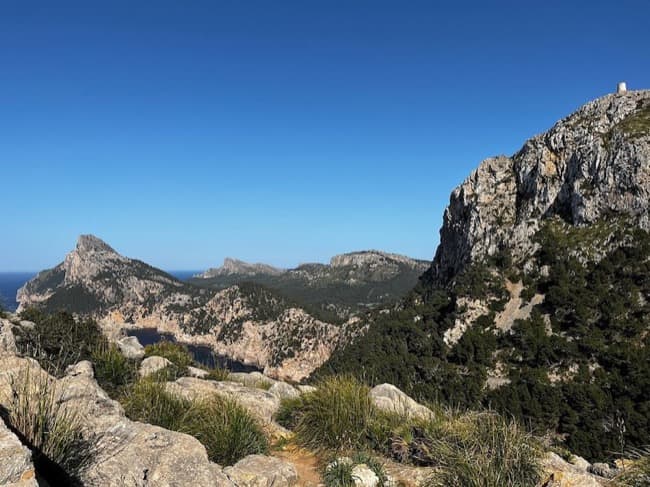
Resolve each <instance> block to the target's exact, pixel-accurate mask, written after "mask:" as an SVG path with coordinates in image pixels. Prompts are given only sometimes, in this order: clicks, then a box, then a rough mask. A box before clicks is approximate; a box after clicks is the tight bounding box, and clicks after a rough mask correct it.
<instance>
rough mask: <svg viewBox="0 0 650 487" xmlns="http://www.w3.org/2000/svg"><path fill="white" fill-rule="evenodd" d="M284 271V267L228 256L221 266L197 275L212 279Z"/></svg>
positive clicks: (276, 273)
mask: <svg viewBox="0 0 650 487" xmlns="http://www.w3.org/2000/svg"><path fill="white" fill-rule="evenodd" d="M283 272H286V271H285V270H284V269H278V268H277V267H273V266H271V265H268V264H260V263H257V264H249V263H248V262H244V261H243V260H237V259H232V258H230V257H226V258H225V259H224V260H223V265H222V266H221V267H215V268H211V269H208V270H207V271H205V272H203V273H202V274H198V275H196V276H195V277H198V278H201V279H211V278H214V277H220V276H232V275H238V276H248V277H250V276H255V275H259V274H266V275H271V276H277V275H279V274H282V273H283Z"/></svg>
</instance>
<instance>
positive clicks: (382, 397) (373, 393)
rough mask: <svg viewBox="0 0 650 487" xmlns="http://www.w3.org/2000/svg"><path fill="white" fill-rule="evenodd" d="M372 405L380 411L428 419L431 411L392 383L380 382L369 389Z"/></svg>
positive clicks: (431, 416)
mask: <svg viewBox="0 0 650 487" xmlns="http://www.w3.org/2000/svg"><path fill="white" fill-rule="evenodd" d="M370 398H371V399H372V402H373V403H374V405H375V406H376V407H377V408H378V409H381V410H382V411H387V412H391V413H397V414H400V415H405V416H407V417H411V418H422V419H430V418H433V417H434V413H433V411H431V410H430V409H429V408H427V407H426V406H423V405H422V404H419V403H418V402H416V401H415V400H414V399H413V398H411V397H410V396H408V395H407V394H405V393H404V392H402V391H400V390H399V389H398V388H397V387H395V386H394V385H392V384H380V385H378V386H376V387H373V388H372V389H371V390H370Z"/></svg>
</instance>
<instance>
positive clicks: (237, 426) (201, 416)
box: [123, 379, 269, 465]
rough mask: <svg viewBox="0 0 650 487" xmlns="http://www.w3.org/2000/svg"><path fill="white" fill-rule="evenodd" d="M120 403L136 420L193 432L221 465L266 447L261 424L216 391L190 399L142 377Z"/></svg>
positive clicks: (231, 462)
mask: <svg viewBox="0 0 650 487" xmlns="http://www.w3.org/2000/svg"><path fill="white" fill-rule="evenodd" d="M123 406H124V410H125V412H126V414H127V416H128V417H129V418H131V419H133V420H135V421H142V422H145V423H150V424H155V425H157V426H161V427H163V428H166V429H169V430H173V431H179V432H182V433H187V434H189V435H192V436H194V437H195V438H196V439H197V440H199V441H200V442H201V443H202V444H203V445H204V446H205V447H206V450H207V452H208V456H209V458H210V460H211V461H213V462H216V463H218V464H220V465H232V464H234V463H236V462H237V461H239V460H241V459H242V458H244V457H245V456H247V455H252V454H255V453H266V452H268V449H269V443H268V439H267V438H266V435H265V434H264V431H263V429H262V427H261V425H260V424H259V423H258V422H257V420H255V418H253V416H252V415H251V414H250V413H249V412H248V411H247V410H246V409H245V408H243V407H242V406H241V405H239V404H238V403H237V402H235V401H233V400H230V399H225V398H222V397H219V396H216V395H215V396H213V397H210V398H209V399H202V400H189V399H185V398H181V397H178V396H175V395H173V394H171V393H169V392H167V391H166V389H165V384H163V383H160V382H156V381H154V380H151V379H143V380H141V381H139V382H137V383H136V384H134V385H133V387H132V388H131V390H130V391H129V393H128V394H127V395H125V396H124V398H123Z"/></svg>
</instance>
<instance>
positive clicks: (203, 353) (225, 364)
mask: <svg viewBox="0 0 650 487" xmlns="http://www.w3.org/2000/svg"><path fill="white" fill-rule="evenodd" d="M126 334H127V335H128V336H131V337H136V338H137V339H138V341H139V342H140V344H141V345H142V346H143V347H146V346H147V345H153V344H154V343H158V342H160V341H168V342H176V339H175V338H174V335H172V334H171V333H160V332H159V331H158V330H157V329H156V328H133V329H131V330H127V331H126ZM178 343H180V344H181V345H184V346H186V347H187V349H188V350H189V352H190V353H191V354H192V357H193V358H194V360H196V361H197V362H198V363H199V364H201V365H205V366H206V367H222V368H224V369H228V370H230V371H231V372H262V369H260V368H259V367H256V366H255V365H248V364H245V363H243V362H240V361H238V360H233V359H231V358H229V357H226V356H225V355H217V354H216V353H214V350H212V348H210V347H208V346H206V345H193V344H191V343H183V342H178Z"/></svg>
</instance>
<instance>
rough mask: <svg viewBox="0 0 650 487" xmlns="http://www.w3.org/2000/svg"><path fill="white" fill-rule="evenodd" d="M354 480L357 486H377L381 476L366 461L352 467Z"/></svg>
mask: <svg viewBox="0 0 650 487" xmlns="http://www.w3.org/2000/svg"><path fill="white" fill-rule="evenodd" d="M352 481H353V482H354V485H355V486H357V487H376V486H377V485H379V477H377V474H376V473H375V472H373V471H372V470H370V468H369V467H368V465H366V464H365V463H360V464H358V465H355V466H354V467H353V468H352Z"/></svg>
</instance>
